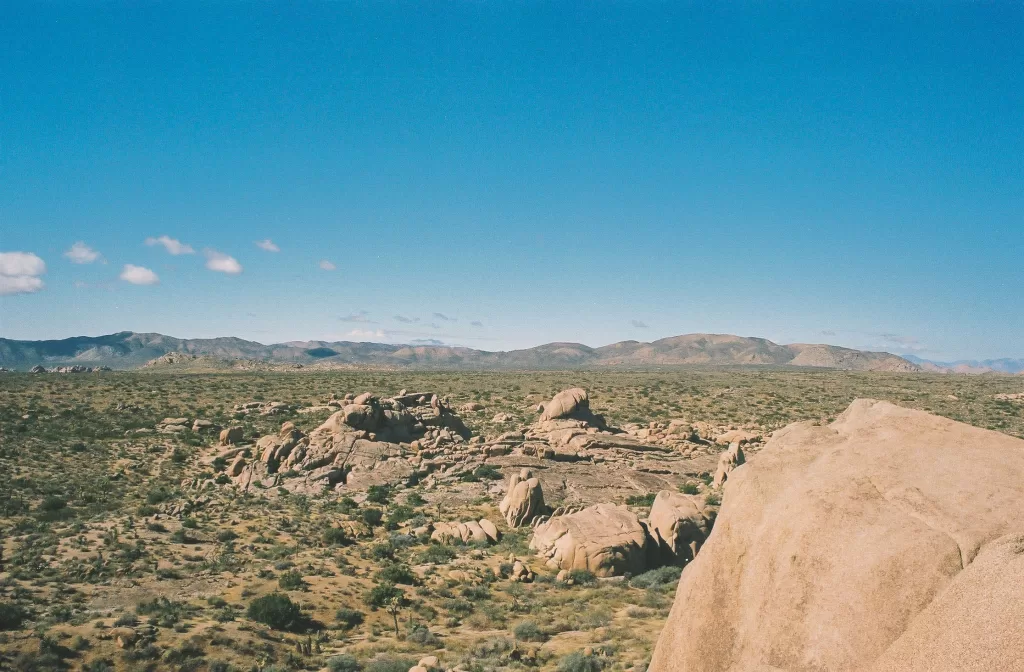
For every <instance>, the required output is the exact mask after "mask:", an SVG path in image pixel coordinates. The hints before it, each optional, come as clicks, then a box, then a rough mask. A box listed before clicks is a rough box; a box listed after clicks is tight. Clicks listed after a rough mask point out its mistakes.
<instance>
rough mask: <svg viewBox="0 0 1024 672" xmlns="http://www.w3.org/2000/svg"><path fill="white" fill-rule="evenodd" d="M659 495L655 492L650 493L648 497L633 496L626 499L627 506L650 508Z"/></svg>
mask: <svg viewBox="0 0 1024 672" xmlns="http://www.w3.org/2000/svg"><path fill="white" fill-rule="evenodd" d="M655 497H657V495H656V494H655V493H653V492H648V493H647V494H646V495H633V496H631V497H627V498H626V504H629V505H630V506H650V505H651V504H654V498H655Z"/></svg>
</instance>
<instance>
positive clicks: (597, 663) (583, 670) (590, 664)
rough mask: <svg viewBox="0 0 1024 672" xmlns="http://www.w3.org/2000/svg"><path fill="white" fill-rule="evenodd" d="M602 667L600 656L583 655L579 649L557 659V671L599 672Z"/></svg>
mask: <svg viewBox="0 0 1024 672" xmlns="http://www.w3.org/2000/svg"><path fill="white" fill-rule="evenodd" d="M603 667H604V664H603V663H602V661H601V659H600V658H596V657H594V656H585V655H583V654H582V653H580V652H579V651H577V652H575V653H570V654H569V655H567V656H565V657H563V658H562V659H561V660H559V661H558V672H601V669H602V668H603Z"/></svg>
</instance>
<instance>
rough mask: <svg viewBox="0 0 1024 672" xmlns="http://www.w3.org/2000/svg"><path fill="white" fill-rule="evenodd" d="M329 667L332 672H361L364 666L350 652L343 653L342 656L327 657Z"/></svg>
mask: <svg viewBox="0 0 1024 672" xmlns="http://www.w3.org/2000/svg"><path fill="white" fill-rule="evenodd" d="M327 669H328V670H330V672H359V670H361V669H362V668H361V667H360V666H359V661H357V660H356V657H355V656H353V655H352V654H350V653H343V654H341V655H340V656H331V657H330V658H328V659H327Z"/></svg>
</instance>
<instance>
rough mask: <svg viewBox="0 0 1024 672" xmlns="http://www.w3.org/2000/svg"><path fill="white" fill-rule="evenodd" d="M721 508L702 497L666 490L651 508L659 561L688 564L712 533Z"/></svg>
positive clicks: (670, 563) (654, 547) (652, 538)
mask: <svg viewBox="0 0 1024 672" xmlns="http://www.w3.org/2000/svg"><path fill="white" fill-rule="evenodd" d="M716 515H717V509H716V508H715V507H713V506H709V505H708V504H707V501H706V500H705V498H703V497H700V496H698V495H683V494H680V493H678V492H672V491H671V490H662V491H661V492H659V493H658V494H657V496H656V497H655V498H654V504H653V505H652V506H651V516H650V522H649V523H648V528H649V530H650V535H651V541H652V548H653V549H654V550H655V551H656V555H657V562H658V563H659V564H666V565H686V564H687V563H689V562H690V561H692V560H693V559H694V558H695V557H696V556H697V551H699V550H700V547H701V546H702V545H703V544H704V540H705V539H707V538H708V535H709V534H710V533H711V527H712V526H713V525H714V523H715V516H716Z"/></svg>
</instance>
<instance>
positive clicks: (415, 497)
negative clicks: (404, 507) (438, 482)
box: [405, 492, 427, 506]
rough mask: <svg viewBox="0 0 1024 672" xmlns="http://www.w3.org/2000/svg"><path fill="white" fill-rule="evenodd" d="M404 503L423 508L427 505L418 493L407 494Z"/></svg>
mask: <svg viewBox="0 0 1024 672" xmlns="http://www.w3.org/2000/svg"><path fill="white" fill-rule="evenodd" d="M405 503H406V504H408V505H409V506H423V505H424V504H426V503H427V500H425V499H423V495H421V494H420V493H418V492H412V493H409V496H408V497H406V498H405Z"/></svg>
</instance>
